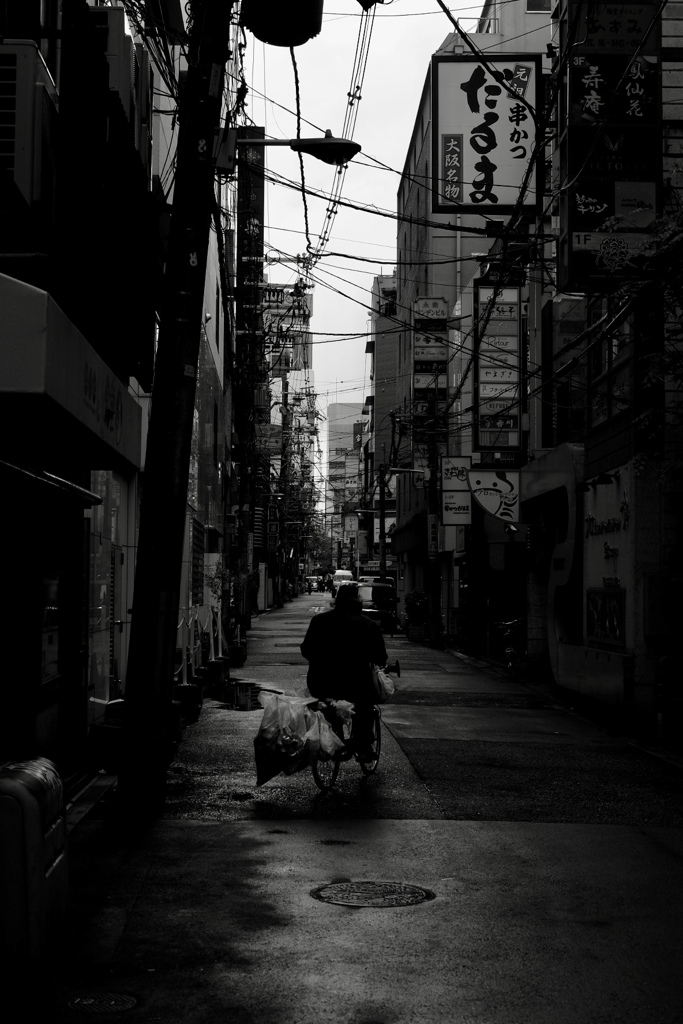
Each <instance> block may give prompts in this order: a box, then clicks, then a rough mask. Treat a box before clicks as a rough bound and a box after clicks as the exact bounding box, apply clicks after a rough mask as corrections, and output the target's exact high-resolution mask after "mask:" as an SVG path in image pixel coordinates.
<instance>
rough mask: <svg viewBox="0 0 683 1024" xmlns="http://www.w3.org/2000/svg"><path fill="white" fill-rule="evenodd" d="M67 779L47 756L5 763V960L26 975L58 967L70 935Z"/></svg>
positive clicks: (1, 846)
mask: <svg viewBox="0 0 683 1024" xmlns="http://www.w3.org/2000/svg"><path fill="white" fill-rule="evenodd" d="M67 906H68V878H67V870H66V818H65V814H64V795H63V789H62V781H61V779H60V777H59V773H58V772H57V769H56V767H55V765H54V764H53V763H52V762H51V761H48V760H47V759H46V758H43V757H38V758H35V759H34V760H31V761H15V762H10V763H7V764H3V765H0V958H1V959H2V962H3V963H4V965H5V966H10V967H12V968H16V969H17V970H19V971H21V972H23V971H26V970H34V969H37V968H40V969H45V968H48V967H50V966H55V963H56V960H57V951H58V950H59V949H60V947H61V946H62V945H63V942H64V939H65V937H66V935H65V933H66V916H67Z"/></svg>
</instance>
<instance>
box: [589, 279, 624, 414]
mask: <svg viewBox="0 0 683 1024" xmlns="http://www.w3.org/2000/svg"><path fill="white" fill-rule="evenodd" d="M610 305H611V303H610V300H609V299H606V298H603V299H601V300H598V301H597V302H596V303H594V305H593V307H592V308H591V311H590V314H589V319H590V322H591V323H595V322H596V321H597V320H599V319H600V318H601V317H602V316H604V315H605V313H608V314H609V313H612V314H613V315H616V313H617V309H616V308H614V309H613V310H612V309H611V308H610ZM596 333H597V337H596V338H595V339H594V341H593V343H592V346H591V353H590V361H589V368H590V386H589V426H590V427H597V426H598V425H599V424H600V423H604V422H606V421H607V420H609V419H611V418H612V417H614V416H617V415H619V413H624V412H627V411H628V410H629V409H630V407H631V404H632V392H633V388H632V381H631V373H632V369H631V354H632V351H633V318H632V317H629V318H628V319H626V320H624V321H623V322H622V323H620V324H618V325H617V326H616V327H613V328H611V329H609V330H605V327H602V328H598V329H597V332H596Z"/></svg>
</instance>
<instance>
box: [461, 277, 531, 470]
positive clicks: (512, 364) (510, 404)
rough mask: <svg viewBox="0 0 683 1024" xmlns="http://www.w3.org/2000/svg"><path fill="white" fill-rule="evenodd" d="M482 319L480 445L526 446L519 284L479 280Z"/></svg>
mask: <svg viewBox="0 0 683 1024" xmlns="http://www.w3.org/2000/svg"><path fill="white" fill-rule="evenodd" d="M474 299H475V317H476V324H477V328H476V330H477V335H476V349H477V359H476V362H475V374H474V384H475V394H476V398H475V424H474V427H475V430H474V439H473V447H474V449H475V451H482V450H486V451H488V450H493V451H510V450H515V449H519V448H520V447H521V440H522V438H521V432H520V408H521V400H522V395H521V390H520V388H521V381H520V370H521V332H520V326H521V306H520V290H519V288H493V287H490V286H488V285H486V286H484V285H481V284H479V283H478V282H476V281H475V283H474Z"/></svg>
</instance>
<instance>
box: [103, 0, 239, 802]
mask: <svg viewBox="0 0 683 1024" xmlns="http://www.w3.org/2000/svg"><path fill="white" fill-rule="evenodd" d="M232 6H233V4H232V2H231V0H203V2H200V0H195V2H194V3H193V5H192V7H193V15H194V17H193V21H192V26H191V29H190V37H189V45H188V69H187V76H186V80H185V83H184V85H183V88H182V90H181V94H180V99H179V107H178V111H179V117H178V124H179V130H178V150H177V162H176V178H175V188H174V194H173V208H172V215H171V231H170V238H169V245H168V253H167V260H166V274H165V281H164V295H163V299H162V307H161V315H160V324H159V341H158V349H157V355H156V363H155V369H154V387H153V391H152V404H151V416H150V422H149V435H148V441H147V451H146V457H145V470H144V479H143V486H142V499H141V506H140V529H139V535H138V551H137V562H136V572H135V590H134V597H133V609H132V617H131V642H130V651H129V661H128V671H127V678H126V691H125V723H124V749H123V759H122V766H121V772H120V779H119V790H118V793H119V802H120V805H121V807H122V809H123V811H124V813H126V814H128V815H129V816H131V817H148V816H149V815H150V814H151V813H154V812H155V811H158V810H159V809H160V808H161V807H162V806H163V802H164V796H165V782H166V768H167V764H168V760H169V756H170V753H171V750H172V740H173V733H174V723H173V720H172V710H173V709H172V702H171V690H172V685H173V677H174V667H175V650H176V629H177V623H178V614H179V606H180V580H181V568H182V556H183V542H184V537H185V515H186V506H187V487H188V477H189V464H190V449H191V440H192V424H193V417H194V402H195V390H196V380H197V367H198V357H199V347H200V341H201V330H202V323H203V306H204V281H205V275H206V260H207V251H208V244H209V232H210V226H211V214H212V205H213V201H214V187H215V185H214V175H215V171H214V156H213V150H214V139H215V137H216V133H217V131H218V129H219V127H220V115H221V104H222V97H223V80H224V74H225V65H226V62H227V59H228V56H229V26H230V16H231V12H232Z"/></svg>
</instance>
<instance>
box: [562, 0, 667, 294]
mask: <svg viewBox="0 0 683 1024" xmlns="http://www.w3.org/2000/svg"><path fill="white" fill-rule="evenodd" d="M657 10H658V5H657V4H655V3H644V4H632V3H630V4H629V3H604V4H595V5H586V4H583V3H581V2H579V0H569V2H568V4H567V17H568V19H569V25H568V28H567V33H565V35H567V34H568V35H569V36H570V37H572V38H574V39H576V42H574V43H572V47H571V57H570V60H569V61H568V62H566V72H565V82H566V95H567V126H568V128H567V133H566V138H565V140H564V141H563V143H562V148H561V154H562V170H563V176H564V178H565V180H566V181H567V182H568V186H567V195H566V200H565V221H566V223H565V224H563V225H562V227H563V231H564V232H565V237H564V239H563V243H562V246H561V248H562V258H561V259H560V276H561V281H560V286H561V287H569V286H571V287H572V288H577V289H579V288H580V289H582V290H593V289H596V288H598V289H600V288H604V287H605V286H608V285H610V284H613V283H617V284H618V283H620V282H621V281H622V280H624V279H628V278H629V277H631V276H634V275H638V274H639V269H638V264H637V252H638V250H639V249H640V248H641V246H642V245H643V243H644V242H645V241H646V239H647V229H648V227H649V225H650V224H651V223H652V222H653V221H654V220H655V218H656V217H657V214H658V208H659V202H660V201H659V182H660V181H661V159H662V143H661V125H660V108H661V103H660V95H661V84H660V60H659V56H658V52H659V15H658V13H657ZM574 29H576V31H574Z"/></svg>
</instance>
